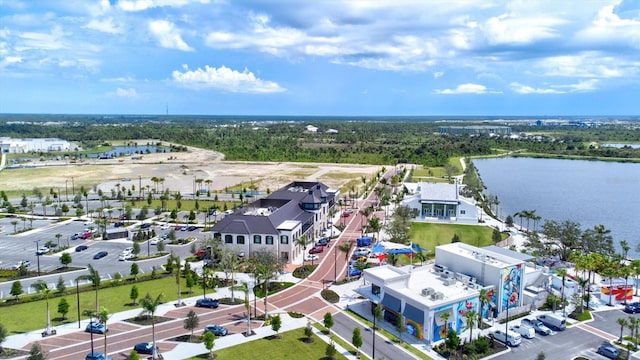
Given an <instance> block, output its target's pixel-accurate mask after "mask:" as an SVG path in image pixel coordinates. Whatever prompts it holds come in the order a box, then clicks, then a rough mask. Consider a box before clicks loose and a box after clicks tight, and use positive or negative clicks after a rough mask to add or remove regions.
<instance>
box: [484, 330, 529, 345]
mask: <svg viewBox="0 0 640 360" xmlns="http://www.w3.org/2000/svg"><path fill="white" fill-rule="evenodd" d="M491 336H493V338H494V339H496V340H498V341H500V342H503V343H505V344H507V345H509V346H511V347H516V346H518V345H520V343H521V342H522V336H520V334H518V333H516V332H514V331H511V330H508V331H507V332H506V333H505V332H504V330H496V331H494V332H493V333H492V334H491Z"/></svg>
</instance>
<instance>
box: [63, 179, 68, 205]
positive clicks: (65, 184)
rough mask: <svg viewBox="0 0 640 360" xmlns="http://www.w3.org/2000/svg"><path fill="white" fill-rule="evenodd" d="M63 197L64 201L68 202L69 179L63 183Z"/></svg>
mask: <svg viewBox="0 0 640 360" xmlns="http://www.w3.org/2000/svg"><path fill="white" fill-rule="evenodd" d="M64 196H65V199H66V200H65V201H69V179H67V180H65V181H64Z"/></svg>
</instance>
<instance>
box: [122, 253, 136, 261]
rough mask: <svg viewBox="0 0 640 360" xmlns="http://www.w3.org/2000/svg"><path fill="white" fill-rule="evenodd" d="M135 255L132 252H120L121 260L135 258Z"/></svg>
mask: <svg viewBox="0 0 640 360" xmlns="http://www.w3.org/2000/svg"><path fill="white" fill-rule="evenodd" d="M134 257H135V256H134V255H133V254H132V253H122V254H120V256H119V257H118V260H120V261H126V260H131V259H133V258H134Z"/></svg>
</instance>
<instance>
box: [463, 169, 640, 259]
mask: <svg viewBox="0 0 640 360" xmlns="http://www.w3.org/2000/svg"><path fill="white" fill-rule="evenodd" d="M473 163H474V164H475V166H476V168H477V169H478V172H479V174H480V177H481V178H482V181H483V183H484V185H485V186H486V187H487V189H486V190H485V192H487V193H490V194H493V195H496V196H498V199H499V201H500V205H499V207H500V210H499V216H500V218H502V219H504V218H505V217H506V216H507V215H512V216H513V214H515V213H516V212H519V211H521V210H535V211H536V215H538V216H542V220H541V222H540V224H542V223H543V222H544V221H545V220H556V221H564V220H567V219H569V220H573V221H576V222H579V223H580V224H581V225H582V227H583V229H586V228H592V227H593V226H594V225H598V224H602V225H604V226H605V227H606V228H607V229H610V230H611V235H612V236H613V239H614V242H615V244H616V246H617V247H618V248H619V242H620V240H626V241H627V242H628V243H629V244H630V246H631V249H632V252H633V253H635V248H636V245H637V244H638V243H640V164H633V163H616V162H605V161H586V160H562V159H534V158H490V159H477V160H474V161H473ZM514 222H515V223H519V222H520V220H519V218H515V217H514ZM523 225H525V226H526V219H525V220H524V221H523ZM531 226H533V224H531ZM636 255H637V253H636Z"/></svg>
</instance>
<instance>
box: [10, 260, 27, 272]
mask: <svg viewBox="0 0 640 360" xmlns="http://www.w3.org/2000/svg"><path fill="white" fill-rule="evenodd" d="M23 265H24V267H29V266H30V265H31V261H29V260H22V261H18V263H17V264H15V265H13V268H14V269H16V270H17V269H20V267H21V266H23Z"/></svg>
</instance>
